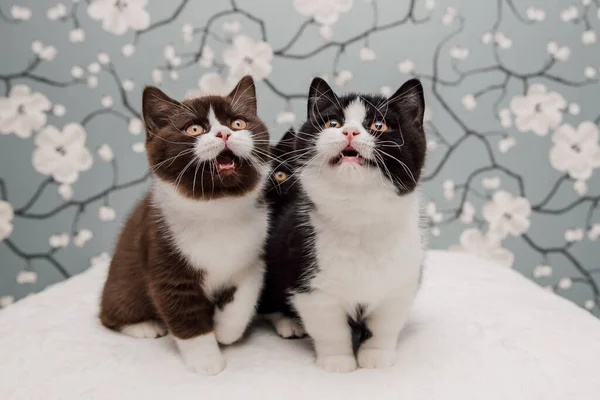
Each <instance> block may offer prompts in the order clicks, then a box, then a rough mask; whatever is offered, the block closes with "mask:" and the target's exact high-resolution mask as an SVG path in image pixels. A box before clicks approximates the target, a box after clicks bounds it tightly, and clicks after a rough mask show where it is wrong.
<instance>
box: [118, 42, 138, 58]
mask: <svg viewBox="0 0 600 400" xmlns="http://www.w3.org/2000/svg"><path fill="white" fill-rule="evenodd" d="M121 53H122V54H123V55H124V56H125V57H131V56H132V55H133V53H135V46H134V45H133V44H131V43H127V44H126V45H125V46H123V48H122V49H121Z"/></svg>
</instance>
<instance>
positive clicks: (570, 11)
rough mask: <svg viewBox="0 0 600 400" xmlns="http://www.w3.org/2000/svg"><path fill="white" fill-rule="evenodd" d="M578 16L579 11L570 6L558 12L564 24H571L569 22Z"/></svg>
mask: <svg viewBox="0 0 600 400" xmlns="http://www.w3.org/2000/svg"><path fill="white" fill-rule="evenodd" d="M578 15H579V10H578V9H577V7H575V6H570V7H568V8H565V9H564V10H562V11H561V12H560V19H562V20H563V21H565V22H571V21H573V20H575V19H577V16H578Z"/></svg>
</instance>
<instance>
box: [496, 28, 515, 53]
mask: <svg viewBox="0 0 600 400" xmlns="http://www.w3.org/2000/svg"><path fill="white" fill-rule="evenodd" d="M494 41H495V42H496V44H497V45H498V47H500V48H501V49H504V50H506V49H510V48H511V47H512V40H511V39H510V38H508V37H507V36H506V35H505V34H504V33H502V32H496V34H495V35H494Z"/></svg>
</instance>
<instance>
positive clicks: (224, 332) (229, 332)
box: [215, 322, 246, 345]
mask: <svg viewBox="0 0 600 400" xmlns="http://www.w3.org/2000/svg"><path fill="white" fill-rule="evenodd" d="M245 331H246V325H240V324H227V323H224V322H221V323H217V324H216V326H215V337H216V338H217V342H219V343H221V344H224V345H228V344H232V343H234V342H237V341H238V340H239V339H241V337H242V336H243V335H244V332H245Z"/></svg>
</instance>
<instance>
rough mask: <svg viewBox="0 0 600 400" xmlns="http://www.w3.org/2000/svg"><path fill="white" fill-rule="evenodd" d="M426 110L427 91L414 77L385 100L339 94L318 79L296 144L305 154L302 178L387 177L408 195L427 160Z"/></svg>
mask: <svg viewBox="0 0 600 400" xmlns="http://www.w3.org/2000/svg"><path fill="white" fill-rule="evenodd" d="M424 111H425V102H424V98H423V87H422V85H421V83H420V82H419V81H418V80H416V79H412V80H410V81H408V82H406V83H405V84H404V85H402V87H401V88H399V89H398V90H397V91H396V92H395V93H394V94H393V95H392V96H390V97H389V98H386V97H383V96H370V95H363V94H349V95H345V96H337V95H336V94H335V93H334V92H333V90H332V89H331V87H330V86H329V85H328V84H327V83H326V82H325V81H324V80H323V79H321V78H315V79H314V80H313V82H312V84H311V87H310V92H309V95H308V121H307V122H306V123H305V124H304V125H303V126H302V128H301V130H300V132H298V136H297V140H296V149H297V150H298V154H302V156H301V157H300V159H299V161H298V165H299V167H300V168H302V169H303V174H304V173H308V174H310V175H313V176H314V174H318V175H319V178H320V179H329V180H331V181H332V182H336V183H341V184H349V185H357V184H361V183H364V182H365V181H369V182H371V181H372V180H373V179H379V180H381V181H383V179H386V180H387V182H390V183H391V184H392V185H393V186H394V188H395V189H396V192H397V193H399V194H405V193H410V192H412V191H413V190H414V189H415V187H416V186H417V183H418V181H419V177H420V176H421V170H422V168H423V164H424V162H425V152H426V142H425V133H424V131H423V113H424ZM302 150H304V151H302Z"/></svg>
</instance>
